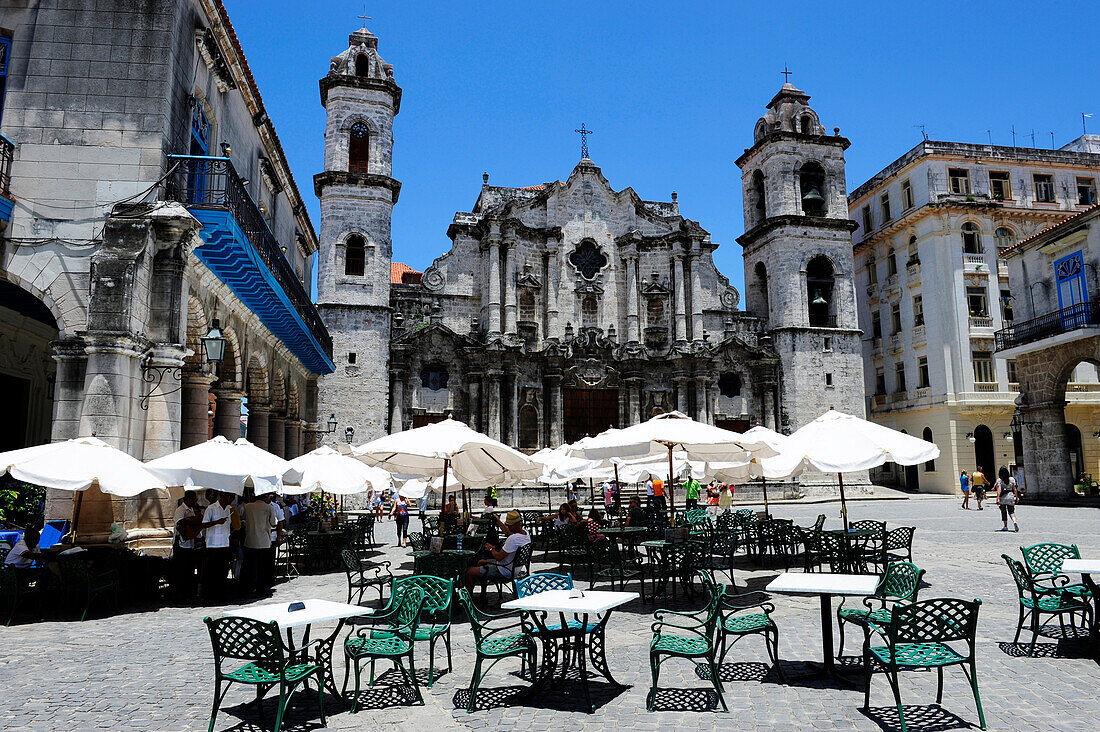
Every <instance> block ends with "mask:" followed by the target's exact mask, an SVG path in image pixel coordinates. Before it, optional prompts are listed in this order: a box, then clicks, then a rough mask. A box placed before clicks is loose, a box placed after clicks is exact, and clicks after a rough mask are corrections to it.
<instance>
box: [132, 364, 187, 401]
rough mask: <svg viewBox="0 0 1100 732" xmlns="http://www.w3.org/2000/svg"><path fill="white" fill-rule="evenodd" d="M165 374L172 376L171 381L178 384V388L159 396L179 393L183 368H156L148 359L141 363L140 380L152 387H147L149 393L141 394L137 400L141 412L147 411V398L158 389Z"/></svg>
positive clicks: (163, 392) (168, 366)
mask: <svg viewBox="0 0 1100 732" xmlns="http://www.w3.org/2000/svg"><path fill="white" fill-rule="evenodd" d="M166 374H172V379H173V380H174V381H177V382H179V386H177V387H176V388H175V389H172V390H171V391H162V392H160V394H161V396H168V395H169V394H175V393H176V392H177V391H181V390H182V389H183V366H171V365H167V366H158V365H156V364H153V363H151V362H150V360H149V359H148V358H146V359H144V360H143V361H142V362H141V380H142V381H144V382H145V383H146V384H151V385H152V386H150V387H149V391H147V392H146V393H144V394H142V395H141V399H139V400H138V406H139V407H141V408H142V410H144V411H149V398H150V397H152V396H153V392H155V391H156V390H157V389H159V388H160V385H161V382H163V381H164V377H165V375H166Z"/></svg>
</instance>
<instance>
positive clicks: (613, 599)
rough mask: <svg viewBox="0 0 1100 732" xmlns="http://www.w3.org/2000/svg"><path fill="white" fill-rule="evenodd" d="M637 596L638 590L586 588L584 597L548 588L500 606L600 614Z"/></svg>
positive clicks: (510, 608)
mask: <svg viewBox="0 0 1100 732" xmlns="http://www.w3.org/2000/svg"><path fill="white" fill-rule="evenodd" d="M637 597H638V593H637V592H604V591H598V590H585V592H584V597H569V590H547V591H546V592H538V593H535V594H534V595H528V596H527V597H521V598H519V599H518V600H509V601H508V602H506V603H503V604H502V605H501V606H500V607H501V608H502V609H504V610H541V611H545V612H550V613H571V614H578V615H580V614H585V613H587V614H589V615H598V614H600V613H605V612H607V611H608V610H611V609H613V608H617V607H619V606H620V605H625V604H626V603H628V602H630V601H631V600H635V599H637Z"/></svg>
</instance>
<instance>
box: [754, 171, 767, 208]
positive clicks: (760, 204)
mask: <svg viewBox="0 0 1100 732" xmlns="http://www.w3.org/2000/svg"><path fill="white" fill-rule="evenodd" d="M752 200H753V201H754V202H755V203H756V210H757V212H758V213H759V214H760V215H761V216H763V215H764V213H765V211H766V210H767V205H768V201H767V198H766V194H765V193H764V174H763V173H762V172H761V171H759V170H757V171H756V172H754V173H753V174H752Z"/></svg>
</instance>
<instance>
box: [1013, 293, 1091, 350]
mask: <svg viewBox="0 0 1100 732" xmlns="http://www.w3.org/2000/svg"><path fill="white" fill-rule="evenodd" d="M1088 326H1098V327H1100V300H1092V301H1091V302H1082V303H1078V304H1076V305H1070V306H1069V307H1066V308H1062V309H1061V310H1055V311H1054V312H1052V313H1047V314H1046V315H1040V316H1039V317H1038V318H1032V319H1031V320H1024V321H1022V322H1019V323H1013V324H1012V325H1010V326H1008V327H1007V328H1003V329H1001V330H999V331H997V333H996V334H995V338H996V346H997V350H998V351H1006V350H1008V349H1009V348H1015V347H1016V346H1022V345H1024V344H1027V343H1034V342H1035V341H1041V340H1042V339H1044V338H1050V337H1051V336H1056V335H1060V334H1062V333H1069V332H1071V331H1074V330H1077V329H1078V328H1085V327H1088Z"/></svg>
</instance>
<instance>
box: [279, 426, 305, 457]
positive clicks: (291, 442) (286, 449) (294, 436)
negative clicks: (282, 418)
mask: <svg viewBox="0 0 1100 732" xmlns="http://www.w3.org/2000/svg"><path fill="white" fill-rule="evenodd" d="M285 429H286V442H285V443H284V444H283V457H284V458H285V459H287V460H293V459H294V458H296V457H298V456H299V455H301V454H302V420H300V419H288V420H287V421H286V424H285Z"/></svg>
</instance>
